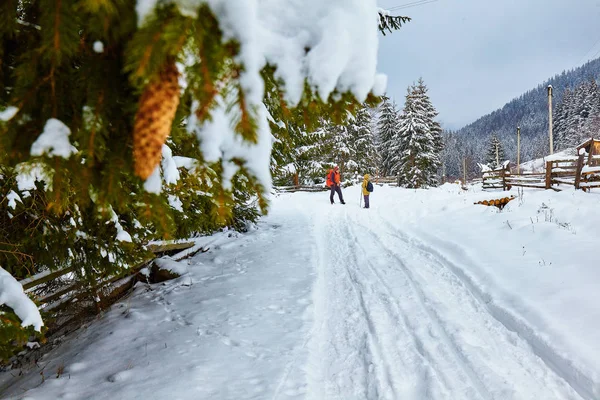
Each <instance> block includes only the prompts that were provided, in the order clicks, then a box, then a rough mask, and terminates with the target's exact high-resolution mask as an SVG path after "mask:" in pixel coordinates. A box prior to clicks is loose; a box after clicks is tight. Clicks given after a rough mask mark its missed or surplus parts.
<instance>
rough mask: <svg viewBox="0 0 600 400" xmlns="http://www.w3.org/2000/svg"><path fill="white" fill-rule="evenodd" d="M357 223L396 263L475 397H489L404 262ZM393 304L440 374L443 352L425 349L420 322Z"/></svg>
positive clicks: (378, 277) (374, 272)
mask: <svg viewBox="0 0 600 400" xmlns="http://www.w3.org/2000/svg"><path fill="white" fill-rule="evenodd" d="M361 226H362V228H363V230H364V231H365V232H366V233H368V235H369V236H370V237H371V239H372V240H371V241H370V242H372V243H375V244H376V245H378V247H379V248H381V249H382V250H383V253H385V254H387V255H388V256H391V258H392V259H394V261H395V262H396V263H397V264H398V265H399V266H400V272H401V273H402V275H403V276H404V278H405V279H406V283H407V286H408V287H409V289H410V290H411V291H412V292H413V293H414V294H415V298H414V299H411V300H412V301H414V302H416V303H417V304H418V306H419V307H420V308H421V309H422V311H423V312H424V314H425V317H426V318H427V319H428V320H429V321H430V322H431V324H432V325H433V329H434V330H435V331H436V332H437V334H438V335H439V338H440V340H441V342H442V343H443V345H444V346H445V347H446V348H447V349H448V350H449V352H450V354H451V356H452V357H453V359H454V360H455V361H456V364H457V365H458V366H459V368H460V369H461V370H462V372H463V373H464V375H465V376H466V377H467V379H468V380H469V383H470V384H471V386H472V387H473V388H474V389H475V390H476V392H477V394H478V397H479V398H481V399H492V396H491V395H490V393H489V392H488V391H487V389H486V388H485V386H484V384H483V383H482V381H481V380H480V378H479V377H478V376H477V374H476V373H475V372H474V370H473V369H472V368H471V367H470V365H469V363H468V362H467V360H466V358H465V357H464V355H463V353H462V352H461V351H460V349H459V347H458V346H457V345H456V343H454V342H453V340H452V339H451V337H450V335H449V334H448V333H447V332H446V330H445V329H444V326H443V324H442V323H441V321H440V320H439V318H438V317H437V315H436V314H435V313H434V312H433V311H432V309H431V307H430V306H428V305H427V303H428V302H427V300H426V296H425V295H424V293H423V292H422V290H421V289H420V287H419V285H418V284H417V283H416V281H415V280H414V278H413V277H412V274H411V273H410V271H409V270H408V268H407V267H406V265H405V264H404V262H403V261H402V260H400V259H399V258H398V257H397V256H395V255H394V254H393V253H391V252H390V251H388V250H387V249H386V248H385V247H384V246H382V245H381V244H380V240H379V238H378V237H377V236H376V235H375V234H373V232H372V231H371V230H370V229H369V228H368V227H366V226H364V225H361ZM349 229H352V228H349ZM352 236H353V238H354V240H355V241H356V243H357V245H358V247H360V248H361V250H362V252H363V253H366V251H367V249H366V248H365V247H364V246H363V245H361V244H360V243H361V240H360V239H359V238H358V236H357V235H356V233H353V234H352ZM366 265H367V266H368V269H369V271H370V272H371V274H372V275H373V276H374V277H375V279H376V280H377V282H378V283H379V284H380V285H381V287H382V288H384V290H385V293H386V295H387V296H388V297H389V298H390V299H394V298H395V296H394V294H393V293H392V290H391V289H390V287H389V286H388V285H387V284H386V282H385V280H384V279H383V278H382V276H381V275H380V274H379V273H378V272H377V270H376V268H374V267H373V266H372V264H371V263H370V262H366ZM394 304H395V308H396V311H395V314H396V315H397V316H398V317H399V319H402V320H403V321H404V324H405V325H406V327H407V330H408V331H409V332H411V331H412V332H411V333H410V334H411V336H412V338H413V341H414V344H415V346H416V348H417V350H418V351H419V353H420V354H421V355H422V356H423V357H425V358H427V360H428V361H429V363H430V364H431V366H432V368H434V369H436V367H438V369H439V371H438V372H439V373H440V374H442V375H443V374H444V371H443V368H440V366H441V365H444V364H447V361H446V360H442V361H441V360H440V358H443V355H442V357H440V356H439V355H435V354H433V352H431V351H425V349H424V346H425V345H424V342H425V341H426V340H423V339H421V338H419V337H418V336H417V335H416V333H415V332H414V329H415V328H416V326H418V324H420V325H422V324H423V323H422V322H420V323H419V322H417V323H414V322H413V323H411V322H409V317H408V316H407V315H405V314H403V312H402V311H401V310H402V307H401V306H400V305H399V303H398V302H397V301H394ZM413 319H414V317H413ZM417 319H419V318H417ZM450 379H451V378H450ZM450 379H448V378H447V379H446V380H445V381H446V383H447V384H448V383H450V382H448V381H449V380H450ZM453 383H455V384H456V382H453ZM451 389H452V388H451ZM451 394H452V393H451Z"/></svg>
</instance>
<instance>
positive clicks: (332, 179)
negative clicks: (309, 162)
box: [327, 165, 346, 204]
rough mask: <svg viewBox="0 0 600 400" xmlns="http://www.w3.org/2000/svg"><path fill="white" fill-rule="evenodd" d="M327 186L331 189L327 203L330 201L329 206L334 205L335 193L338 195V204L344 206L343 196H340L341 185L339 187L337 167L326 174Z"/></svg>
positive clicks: (338, 170)
mask: <svg viewBox="0 0 600 400" xmlns="http://www.w3.org/2000/svg"><path fill="white" fill-rule="evenodd" d="M327 186H328V187H329V188H331V193H330V195H329V201H331V204H333V203H334V201H333V194H334V193H336V192H337V194H338V197H339V198H340V203H342V204H346V203H345V202H344V196H343V195H342V185H341V181H340V169H339V167H338V166H337V165H336V166H335V167H333V169H330V170H329V172H328V173H327Z"/></svg>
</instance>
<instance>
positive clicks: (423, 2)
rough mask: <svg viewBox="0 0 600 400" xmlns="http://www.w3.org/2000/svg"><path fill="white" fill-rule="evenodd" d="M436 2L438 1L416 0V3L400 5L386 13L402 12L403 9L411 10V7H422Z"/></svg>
mask: <svg viewBox="0 0 600 400" xmlns="http://www.w3.org/2000/svg"><path fill="white" fill-rule="evenodd" d="M436 1H439V0H418V1H413V2H411V3H406V4H400V5H397V6H394V7H391V8H388V11H396V10H403V9H405V8H411V7H417V6H422V5H425V4H429V3H435V2H436Z"/></svg>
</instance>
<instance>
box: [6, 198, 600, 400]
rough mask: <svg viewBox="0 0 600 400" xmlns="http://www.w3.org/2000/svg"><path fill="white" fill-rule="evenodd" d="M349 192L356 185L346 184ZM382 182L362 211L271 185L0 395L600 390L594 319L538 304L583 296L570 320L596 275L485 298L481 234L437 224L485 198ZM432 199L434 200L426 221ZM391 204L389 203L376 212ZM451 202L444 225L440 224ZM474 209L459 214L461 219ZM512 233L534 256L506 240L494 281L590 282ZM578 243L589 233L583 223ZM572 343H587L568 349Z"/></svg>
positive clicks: (353, 397)
mask: <svg viewBox="0 0 600 400" xmlns="http://www.w3.org/2000/svg"><path fill="white" fill-rule="evenodd" d="M386 190H387V191H386ZM345 194H346V195H347V196H351V197H357V196H353V194H357V195H358V188H351V189H348V190H347V191H346V192H345ZM378 195H380V196H381V197H378V198H377V199H378V200H379V201H378V202H377V203H376V205H375V207H374V208H372V209H371V210H363V209H360V208H358V205H357V204H348V205H346V206H341V205H335V206H331V205H329V204H328V203H327V201H326V199H324V198H323V194H306V193H298V194H294V195H283V196H281V197H279V198H278V199H276V200H275V202H274V205H273V209H272V212H271V214H270V215H269V216H268V217H267V218H265V219H263V220H262V221H261V222H260V224H259V229H257V230H252V231H250V232H249V233H247V234H244V235H228V234H220V235H216V236H215V237H214V238H207V239H210V240H211V241H212V243H213V245H211V247H212V249H211V251H209V252H208V253H203V254H198V255H197V256H195V257H194V258H192V259H190V260H188V261H186V266H187V268H188V270H189V273H188V274H187V275H184V276H183V277H181V278H179V279H177V280H174V281H171V282H167V283H164V284H158V285H153V286H147V285H138V287H137V288H136V291H135V293H134V294H133V295H132V296H131V297H130V298H127V299H124V300H123V301H122V302H120V303H118V304H116V305H115V306H114V307H113V308H112V310H110V311H109V312H107V313H106V314H105V315H103V316H101V317H100V318H99V320H98V321H96V322H94V323H92V324H90V326H88V327H86V328H84V329H81V330H80V331H78V332H77V333H76V334H74V335H72V337H71V338H70V340H69V341H67V342H66V343H65V344H63V345H62V346H60V347H58V348H57V349H55V350H53V351H52V352H50V353H49V354H48V355H47V357H45V358H44V359H43V360H41V361H40V362H39V363H38V366H37V367H35V368H33V369H32V370H31V371H29V372H28V373H25V374H23V375H21V376H14V377H13V376H12V375H9V374H8V373H4V374H0V398H1V399H19V400H21V399H28V400H38V399H41V400H44V399H61V398H64V399H81V398H93V399H99V400H103V399H106V400H112V399H121V398H122V399H145V400H150V399H166V398H169V399H178V400H179V399H181V400H184V399H190V400H192V399H193V400H196V399H218V400H221V399H222V400H243V399H253V400H263V399H267V400H290V399H298V400H300V399H306V400H330V399H331V400H388V399H390V400H396V399H398V400H440V399H449V400H471V399H473V400H533V399H535V400H538V399H543V400H597V399H598V398H600V397H599V396H598V393H600V383H599V382H600V379H599V375H598V373H597V372H596V371H598V370H599V368H598V363H595V361H594V360H597V357H595V356H594V355H595V352H596V351H597V350H598V349H597V348H596V347H595V346H594V344H593V343H595V341H594V333H593V332H590V329H585V330H583V329H580V330H579V331H577V330H572V335H571V336H561V335H558V334H557V332H564V330H557V329H556V327H559V328H562V327H561V325H556V324H555V325H550V324H548V323H547V322H544V321H552V319H548V316H550V317H553V318H554V320H555V321H560V322H562V321H563V320H564V321H567V320H568V319H567V318H564V317H563V316H562V315H561V314H560V313H557V311H555V310H562V309H569V310H577V309H580V310H581V316H579V317H580V320H578V319H574V317H577V313H576V312H573V313H572V314H573V315H570V316H569V317H571V319H570V320H571V321H574V322H578V321H584V322H585V321H594V320H595V318H594V316H595V314H594V313H595V312H596V311H595V308H594V305H593V304H595V303H594V301H593V299H594V297H593V296H592V295H593V293H596V292H595V291H594V290H596V289H594V288H597V286H594V285H597V284H594V283H591V284H590V285H591V286H590V288H591V289H593V290H589V291H586V292H582V294H581V296H580V297H581V298H580V299H579V298H578V297H574V296H571V297H566V296H564V294H563V296H562V297H561V296H558V297H557V298H556V299H555V302H554V303H549V302H548V301H547V300H546V297H540V298H541V299H542V301H543V302H544V303H543V304H544V305H546V304H550V305H551V307H548V309H546V308H542V307H540V306H539V305H538V306H536V305H535V303H532V302H530V300H531V299H534V300H535V299H536V297H535V296H534V295H536V293H537V292H536V290H535V289H536V288H535V287H534V286H531V285H530V286H526V285H527V283H526V281H525V283H523V285H525V286H524V287H528V288H530V292H531V293H530V292H525V293H523V292H519V291H514V290H513V291H512V292H507V293H509V294H510V296H512V297H509V296H508V295H507V296H505V297H503V295H498V293H501V292H502V291H503V290H504V288H503V287H502V285H499V284H498V282H496V281H494V279H486V275H485V273H486V271H488V270H486V269H485V268H483V267H480V266H482V265H483V264H482V263H483V262H485V258H482V257H481V255H479V256H477V254H478V253H477V252H476V251H475V250H477V251H481V249H479V248H476V247H477V245H479V246H483V247H482V249H483V250H484V252H485V251H488V250H491V249H492V247H491V245H490V243H494V241H493V238H491V239H490V240H488V241H487V242H485V241H478V242H477V244H476V243H475V242H474V240H475V239H473V237H474V236H473V232H475V235H476V232H477V228H473V227H471V228H468V227H459V228H457V232H460V234H463V233H464V234H465V235H467V233H468V234H470V235H471V239H470V240H471V241H470V242H466V243H464V241H460V240H459V239H460V238H458V239H457V238H453V237H450V236H449V235H448V233H447V232H448V229H449V228H453V227H455V226H456V222H457V221H458V222H461V221H467V220H468V219H466V218H465V215H468V214H467V211H468V212H473V213H475V212H479V213H481V212H487V211H488V210H481V209H472V207H471V206H469V205H468V203H470V204H472V202H471V201H470V200H468V201H466V203H467V206H464V207H468V208H465V210H466V211H457V212H456V213H454V214H453V213H452V212H447V210H446V207H447V204H448V202H454V203H451V204H453V207H456V209H457V210H460V209H459V207H462V206H461V205H460V204H461V202H463V200H462V199H461V198H460V197H459V198H456V197H455V196H456V195H455V194H453V193H449V194H448V195H447V197H443V196H445V195H444V193H438V195H440V198H439V199H434V200H432V202H431V203H430V204H428V205H427V206H426V207H424V206H422V201H427V200H428V199H427V198H426V196H427V195H428V194H427V193H424V194H419V193H413V192H409V191H397V190H393V189H385V188H378ZM386 196H387V197H386ZM410 196H414V198H411V197H410ZM419 196H423V197H419ZM436 201H438V202H439V204H440V205H441V207H440V208H439V210H440V211H439V212H440V214H439V215H433V216H432V217H431V218H430V219H427V218H426V217H427V215H426V214H427V213H428V212H430V210H435V209H436V208H437V207H438V203H436ZM544 201H546V200H544ZM586 201H587V198H586ZM349 203H350V202H349ZM356 203H358V202H356ZM393 210H402V212H399V213H397V214H392V215H390V213H393ZM459 212H462V213H463V214H460V213H459ZM453 215H454V218H457V220H456V221H452V222H450V225H448V224H447V225H446V226H445V227H444V229H436V227H437V226H438V225H439V224H440V221H441V219H442V218H452V217H453ZM523 215H524V216H527V218H526V219H527V220H529V216H528V215H527V214H523ZM487 216H488V214H476V215H475V216H471V217H470V218H472V220H471V223H473V221H480V220H482V221H485V218H487ZM490 216H491V217H496V215H495V214H491V215H490ZM497 216H498V217H499V218H502V219H505V218H509V217H510V214H507V215H497ZM513 218H516V217H513ZM421 221H424V222H423V223H421ZM499 223H500V225H501V226H502V223H503V222H502V221H500V222H499ZM513 224H515V223H514V222H513ZM421 225H423V226H421ZM473 226H476V225H473ZM514 226H515V229H516V228H517V226H518V225H516V224H515V225H514ZM595 226H596V225H592V224H590V227H591V228H592V229H595ZM584 228H585V227H580V229H582V230H583V229H584ZM523 229H524V231H525V233H526V234H527V235H535V234H534V233H533V229H532V228H531V227H529V226H526V227H524V228H523ZM536 229H537V231H540V232H544V235H545V236H544V237H548V235H550V234H556V235H559V236H558V237H559V238H560V240H565V238H567V239H569V240H579V238H578V237H576V236H574V235H573V234H571V233H570V232H568V231H565V230H564V228H562V227H561V226H555V225H552V224H551V223H547V224H546V225H541V224H540V225H536ZM544 229H545V230H546V231H544ZM490 232H493V231H490ZM533 239H535V240H537V238H536V237H534V238H533ZM523 243H526V244H527V250H528V253H527V256H528V257H531V259H528V258H527V257H525V252H524V251H523V249H525V247H522V246H521V241H519V242H516V241H513V242H510V243H507V245H506V246H504V249H506V250H505V251H508V250H509V249H512V250H510V251H513V252H514V251H516V252H517V253H518V260H517V262H514V263H513V264H511V265H506V267H505V266H504V265H503V264H502V263H501V262H502V261H501V259H500V258H501V257H500V256H499V255H498V253H497V252H496V253H494V255H495V258H496V259H494V260H493V261H492V264H490V265H492V266H493V267H494V268H496V269H497V268H513V267H514V268H516V271H517V272H516V273H515V272H511V275H506V277H507V278H508V280H507V282H513V281H514V282H518V283H520V282H521V280H523V279H526V278H527V276H528V275H527V274H529V275H532V276H533V277H534V279H535V280H534V282H537V283H539V282H541V278H540V274H539V271H544V272H545V273H546V275H545V279H546V281H545V284H548V283H552V284H553V285H554V284H555V283H556V282H565V281H567V282H568V278H569V277H571V276H573V277H574V278H573V279H576V280H575V281H574V282H575V283H578V282H579V281H578V280H584V279H587V281H589V282H597V280H595V279H594V275H593V274H594V273H595V272H594V271H595V270H594V269H589V271H588V270H577V272H578V273H577V274H575V273H572V272H569V271H575V270H574V269H572V267H571V269H567V268H566V267H563V268H562V269H558V268H557V269H555V270H549V269H545V270H541V269H540V266H539V265H538V264H537V263H538V261H537V257H539V255H540V254H541V253H538V254H536V253H535V249H534V247H533V245H532V244H529V242H523ZM536 243H537V242H536ZM577 243H580V241H579V242H577ZM589 243H590V246H595V244H594V243H596V242H594V236H592V237H591V240H590V242H589ZM511 246H512V247H511ZM471 250H472V251H471ZM513 257H514V256H513ZM565 258H569V259H572V258H573V256H572V255H569V254H568V253H567V254H566V256H565ZM554 260H555V261H556V259H554ZM485 267H488V266H487V265H486V266H485ZM535 268H537V269H535ZM563 270H564V272H563ZM551 272H552V273H555V274H557V275H556V277H554V276H552V275H549V273H551ZM586 273H587V274H588V275H585V274H586ZM488 274H489V272H488ZM560 274H563V275H560ZM482 277H483V278H482ZM482 282H483V283H482ZM561 285H562V286H564V285H563V284H562V283H561ZM570 286H571V287H578V286H576V284H574V283H570ZM539 287H540V288H543V289H546V288H545V287H544V286H542V285H541V284H540V285H539ZM549 287H551V288H553V290H554V288H555V287H561V286H549ZM579 287H583V286H579ZM532 293H533V294H532ZM541 293H542V294H543V293H544V292H543V291H542V292H541ZM565 293H566V294H569V293H571V292H569V291H567V292H565ZM585 296H587V297H585ZM506 299H512V300H511V301H512V302H506V301H505V300H506ZM559 301H562V302H564V304H562V305H561V308H557V305H560V304H559V303H558V302H559ZM588 304H591V306H589V307H587V308H586V306H587V305H588ZM544 313H546V314H544ZM556 315H558V316H559V317H556ZM517 318H519V319H517ZM544 318H546V319H544ZM578 323H580V324H582V322H578ZM580 326H586V325H580ZM587 326H591V327H593V326H594V325H593V324H589V325H587ZM559 339H560V340H559ZM566 339H568V341H567V340H566ZM573 343H575V344H576V345H577V346H580V348H581V349H586V350H585V351H578V350H574V351H573V350H572V349H574V348H575V349H577V347H574V346H573ZM565 349H566V350H565ZM57 371H62V372H59V373H57Z"/></svg>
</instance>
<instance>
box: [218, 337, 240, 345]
mask: <svg viewBox="0 0 600 400" xmlns="http://www.w3.org/2000/svg"><path fill="white" fill-rule="evenodd" d="M221 342H222V343H223V344H224V345H226V346H231V347H237V346H239V345H240V344H239V343H238V342H236V341H235V340H232V339H231V338H229V337H227V336H224V337H222V338H221Z"/></svg>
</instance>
